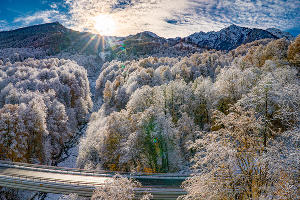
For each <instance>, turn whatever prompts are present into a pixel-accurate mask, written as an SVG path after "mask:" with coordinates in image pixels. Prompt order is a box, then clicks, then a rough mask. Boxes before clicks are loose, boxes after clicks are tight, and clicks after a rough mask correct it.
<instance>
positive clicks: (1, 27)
mask: <svg viewBox="0 0 300 200" xmlns="http://www.w3.org/2000/svg"><path fill="white" fill-rule="evenodd" d="M7 29H8V23H7V21H5V20H0V31H5V30H7Z"/></svg>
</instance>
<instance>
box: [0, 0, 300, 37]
mask: <svg viewBox="0 0 300 200" xmlns="http://www.w3.org/2000/svg"><path fill="white" fill-rule="evenodd" d="M102 14H105V15H109V16H111V18H113V19H114V21H115V22H116V32H115V35H118V36H125V35H129V34H135V33H137V32H141V31H146V30H147V31H152V32H155V33H156V34H158V35H160V36H164V37H176V36H186V35H189V34H192V33H194V32H199V31H204V32H207V31H218V30H220V29H221V28H224V27H226V26H229V25H231V24H236V25H239V26H245V27H257V28H263V29H265V28H271V27H275V28H279V29H281V30H285V31H289V32H291V33H292V34H293V35H298V34H299V33H300V0H51V1H50V0H0V30H11V29H15V28H19V27H25V26H29V25H34V24H40V23H47V22H54V21H59V22H60V23H62V24H63V25H65V26H66V27H69V28H72V29H75V30H79V31H91V32H96V30H95V28H94V24H95V21H94V19H95V16H98V15H102Z"/></svg>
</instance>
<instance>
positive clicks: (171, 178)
mask: <svg viewBox="0 0 300 200" xmlns="http://www.w3.org/2000/svg"><path fill="white" fill-rule="evenodd" d="M115 174H116V173H115V172H111V171H104V170H98V171H96V170H83V169H76V168H64V167H55V166H45V165H36V164H27V163H17V162H8V161H0V186H2V187H10V188H17V189H24V190H32V191H38V192H46V193H56V194H70V193H77V194H78V195H79V196H83V197H91V196H92V194H93V191H94V190H95V188H97V187H101V186H103V184H104V182H105V181H109V180H112V177H113V176H114V175H115ZM119 174H120V175H122V176H124V177H127V178H133V179H135V180H138V181H139V182H141V183H142V185H143V186H142V187H141V188H135V189H134V192H135V196H136V198H139V197H141V196H142V195H143V194H145V193H151V194H152V195H153V199H176V198H177V197H178V196H180V195H184V194H186V192H185V191H184V190H183V189H181V188H180V185H181V183H182V182H183V181H184V180H185V179H186V178H187V177H188V175H178V174H176V175H174V174H144V173H143V174H139V173H135V174H130V173H119Z"/></svg>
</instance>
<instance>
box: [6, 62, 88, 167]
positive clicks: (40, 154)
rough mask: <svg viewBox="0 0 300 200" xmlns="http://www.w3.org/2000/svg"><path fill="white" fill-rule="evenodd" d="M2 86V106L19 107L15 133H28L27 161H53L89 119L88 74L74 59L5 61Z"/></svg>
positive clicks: (14, 118) (25, 157) (48, 162)
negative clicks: (80, 126) (65, 143)
mask: <svg viewBox="0 0 300 200" xmlns="http://www.w3.org/2000/svg"><path fill="white" fill-rule="evenodd" d="M0 88H1V92H0V108H2V109H4V108H5V106H6V105H10V104H12V105H11V106H18V108H16V109H15V111H13V113H16V114H15V115H19V116H20V117H18V118H16V117H12V118H11V120H12V121H15V122H14V123H17V124H20V126H17V127H15V129H16V130H15V133H16V132H23V133H26V134H27V135H28V136H27V137H28V139H27V140H26V145H27V147H26V148H27V149H26V151H24V154H26V156H24V160H26V162H40V163H47V164H51V162H52V160H54V159H56V158H58V156H59V155H60V153H61V151H62V149H63V148H64V142H66V141H67V140H68V139H69V138H70V137H71V136H72V135H73V134H74V133H75V131H76V129H77V127H78V125H80V124H82V123H85V122H86V120H87V117H88V112H89V109H91V107H92V101H91V97H90V92H89V83H88V79H87V73H86V71H85V70H84V69H83V68H82V67H80V66H78V65H77V64H76V63H74V62H72V61H70V60H59V59H57V58H51V59H44V60H36V59H32V58H31V59H26V60H24V61H23V62H15V63H14V64H9V63H5V64H4V63H3V65H1V66H0ZM21 110H22V111H21ZM10 111H11V112H12V110H10ZM5 112H6V113H7V112H8V110H7V109H5ZM18 120H21V121H20V122H18ZM7 123H8V122H5V123H4V124H6V125H7ZM9 124H11V123H9ZM22 124H23V125H22ZM18 129H20V130H18ZM3 130H6V131H7V130H8V129H7V128H5V129H3ZM7 132H11V129H9V131H7ZM10 134H14V133H10ZM1 137H2V136H0V138H1ZM3 137H4V136H3ZM16 138H17V136H16ZM24 138H25V136H24ZM20 145H21V142H20ZM20 148H21V147H20ZM22 148H23V147H22ZM20 151H21V150H20ZM7 159H12V157H10V158H7ZM12 160H15V159H12ZM16 160H18V159H17V158H16Z"/></svg>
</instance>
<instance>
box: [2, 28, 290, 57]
mask: <svg viewBox="0 0 300 200" xmlns="http://www.w3.org/2000/svg"><path fill="white" fill-rule="evenodd" d="M283 37H284V38H286V39H288V40H292V39H293V38H294V37H293V36H292V35H291V34H289V33H287V32H283V31H280V30H279V29H275V28H270V29H266V30H263V29H257V28H247V27H240V26H237V25H231V26H228V27H226V28H223V29H221V30H220V31H211V32H202V31H200V32H196V33H193V34H191V35H189V36H187V37H183V38H181V37H177V38H164V37H160V36H158V35H156V34H155V33H153V32H150V31H144V32H141V33H137V34H135V35H129V36H126V37H115V36H104V39H105V40H106V41H111V40H112V41H115V42H117V43H118V42H120V41H121V42H125V43H126V45H127V46H126V47H127V48H128V49H129V50H132V49H133V51H131V53H136V52H139V53H140V54H141V55H142V54H144V52H145V53H150V54H151V52H152V53H153V52H157V51H158V49H162V48H179V49H180V48H184V49H185V50H186V51H190V50H191V51H199V50H200V49H216V50H226V51H228V50H232V49H235V48H237V47H238V46H240V45H241V44H246V43H249V42H253V41H255V40H260V39H266V38H270V39H278V38H283ZM102 39H103V38H102V36H101V35H99V34H93V33H89V32H79V31H74V30H72V29H68V28H66V27H64V26H63V25H62V24H60V23H59V22H53V23H46V24H40V25H34V26H29V27H24V28H19V29H16V30H11V31H2V32H0V41H1V42H0V49H3V48H42V49H44V50H45V51H47V53H48V54H50V55H53V54H56V53H59V52H61V51H68V52H73V53H78V52H79V53H86V54H98V53H99V52H101V51H102V50H104V48H106V47H107V46H109V45H111V43H108V42H105V44H103V43H102ZM113 45H114V44H113ZM141 45H148V46H142V48H140V47H141ZM124 48H125V47H124ZM145 49H146V50H145ZM155 49H156V50H155ZM117 51H118V50H117Z"/></svg>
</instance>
